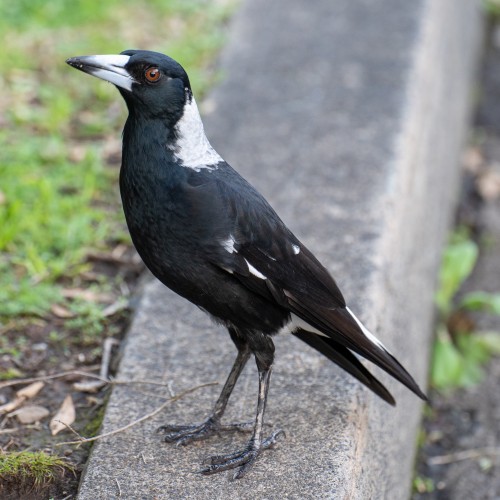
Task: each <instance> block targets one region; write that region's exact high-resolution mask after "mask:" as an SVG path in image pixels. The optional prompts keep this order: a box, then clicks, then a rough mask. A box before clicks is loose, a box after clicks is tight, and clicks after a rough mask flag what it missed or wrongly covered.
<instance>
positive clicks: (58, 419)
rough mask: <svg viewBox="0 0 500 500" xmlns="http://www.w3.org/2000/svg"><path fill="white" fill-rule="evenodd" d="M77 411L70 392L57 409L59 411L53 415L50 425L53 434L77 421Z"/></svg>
mask: <svg viewBox="0 0 500 500" xmlns="http://www.w3.org/2000/svg"><path fill="white" fill-rule="evenodd" d="M75 417H76V412H75V405H74V404H73V398H72V397H71V394H68V395H67V396H66V397H65V398H64V401H63V403H62V405H61V407H60V408H59V410H58V411H57V413H56V414H55V415H54V416H53V417H52V420H51V421H50V424H49V427H50V431H51V432H52V435H53V436H55V435H56V434H57V433H58V432H61V431H62V430H64V429H67V426H68V425H71V424H72V423H73V422H74V421H75Z"/></svg>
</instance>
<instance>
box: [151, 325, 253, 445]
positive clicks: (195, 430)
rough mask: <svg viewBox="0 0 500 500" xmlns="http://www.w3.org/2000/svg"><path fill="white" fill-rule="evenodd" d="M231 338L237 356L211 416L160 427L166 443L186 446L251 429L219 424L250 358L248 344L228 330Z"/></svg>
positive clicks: (244, 424) (242, 424)
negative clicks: (223, 434) (191, 421)
mask: <svg viewBox="0 0 500 500" xmlns="http://www.w3.org/2000/svg"><path fill="white" fill-rule="evenodd" d="M229 333H230V335H231V338H232V339H233V341H234V343H235V345H236V347H237V348H238V355H237V356H236V359H235V361H234V364H233V367H232V368H231V372H230V373H229V376H228V378H227V380H226V383H225V384H224V387H223V388H222V392H221V393H220V396H219V398H218V399H217V402H216V403H215V406H214V409H213V411H212V414H211V415H210V416H209V417H208V418H207V420H205V421H204V422H202V423H201V424H193V425H162V426H161V427H160V428H159V429H158V432H167V433H168V434H167V435H166V436H165V438H164V440H165V441H166V442H168V443H173V442H175V443H176V444H177V445H186V444H188V443H190V442H192V441H199V440H202V439H206V438H208V437H210V436H212V435H213V434H216V433H218V432H221V431H242V432H245V431H249V430H251V429H252V427H251V424H248V423H237V424H226V425H222V424H221V418H222V415H223V414H224V411H225V409H226V406H227V403H228V401H229V397H230V396H231V393H232V392H233V389H234V386H235V385H236V382H237V380H238V378H239V376H240V375H241V372H242V371H243V368H244V367H245V365H246V363H247V361H248V358H249V357H250V348H249V346H248V344H247V343H246V342H244V341H242V340H241V339H240V338H239V337H238V336H237V334H236V332H234V331H232V330H229Z"/></svg>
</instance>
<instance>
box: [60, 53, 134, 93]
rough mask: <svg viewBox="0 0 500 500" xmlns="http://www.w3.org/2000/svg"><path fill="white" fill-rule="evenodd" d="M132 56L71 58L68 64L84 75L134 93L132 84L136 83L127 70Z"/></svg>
mask: <svg viewBox="0 0 500 500" xmlns="http://www.w3.org/2000/svg"><path fill="white" fill-rule="evenodd" d="M129 60H130V56H127V55H124V54H118V55H100V56H80V57H71V58H70V59H67V60H66V62H67V63H68V64H69V65H70V66H73V68H76V69H79V70H80V71H83V72H84V73H88V74H89V75H92V76H96V77H97V78H101V79H102V80H106V81H107V82H111V83H112V84H114V85H116V86H117V87H120V88H122V89H125V90H128V91H132V84H133V83H136V81H135V80H134V78H133V77H132V75H131V74H130V73H129V72H128V71H127V70H126V69H125V67H126V66H127V64H128V62H129Z"/></svg>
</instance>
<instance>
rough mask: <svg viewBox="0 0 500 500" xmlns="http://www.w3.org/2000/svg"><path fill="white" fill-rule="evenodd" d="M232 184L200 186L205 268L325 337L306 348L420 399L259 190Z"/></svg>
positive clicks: (406, 376)
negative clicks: (368, 364)
mask: <svg viewBox="0 0 500 500" xmlns="http://www.w3.org/2000/svg"><path fill="white" fill-rule="evenodd" d="M237 180H238V182H239V183H240V185H238V183H237V182H235V179H234V178H233V179H231V182H230V183H229V182H224V180H223V179H222V180H221V179H217V180H212V181H209V182H207V183H204V184H203V185H200V186H199V187H201V189H198V191H197V193H196V201H193V203H195V204H197V205H198V206H199V209H198V210H199V213H200V214H201V213H203V217H204V218H205V219H206V221H208V220H210V221H212V222H211V223H210V224H209V227H210V231H209V233H207V235H206V237H205V238H204V239H203V241H204V243H203V246H204V253H205V254H206V255H207V258H208V259H209V260H210V262H211V263H212V264H214V265H216V266H218V267H220V268H221V269H223V270H225V271H227V272H229V273H231V274H232V275H233V276H234V277H235V278H236V279H238V280H239V281H240V282H241V283H242V284H243V285H244V286H245V287H247V288H249V289H251V290H252V291H254V292H255V293H258V294H260V295H262V296H265V297H266V298H268V299H269V300H271V301H275V302H276V303H278V304H279V305H281V306H282V307H285V308H287V309H288V310H290V312H292V313H293V314H294V315H295V316H296V317H298V318H300V320H301V321H300V325H299V328H300V329H302V330H305V331H307V332H309V333H310V334H312V335H315V334H316V335H319V336H324V340H323V341H322V342H320V344H321V345H319V344H318V342H313V343H311V342H309V343H310V344H311V345H313V344H314V345H313V346H314V347H315V348H316V349H318V350H320V351H321V352H323V353H324V354H325V355H327V357H331V355H328V353H326V351H329V352H330V351H331V350H332V349H335V348H336V347H342V348H344V352H345V351H347V350H350V351H354V352H356V353H358V354H360V355H361V356H363V357H365V358H366V359H368V360H370V361H372V362H373V363H375V364H376V365H378V366H379V367H381V368H382V369H384V370H385V371H387V372H388V373H389V374H391V375H392V376H394V377H395V378H396V379H398V380H399V381H400V382H402V383H403V384H404V385H406V386H407V387H408V388H409V389H410V390H412V391H413V392H415V393H416V394H417V395H418V396H420V397H422V398H424V399H425V395H424V394H423V393H422V391H421V390H420V389H419V388H418V386H417V384H416V383H415V381H414V380H413V378H412V377H411V376H410V374H409V373H408V372H407V371H406V370H405V369H404V367H403V366H402V365H401V364H400V363H399V362H398V361H397V360H396V358H395V357H394V356H393V355H392V354H390V353H389V351H388V350H387V349H386V348H385V347H384V346H383V344H382V343H381V342H380V341H379V340H377V339H376V338H375V337H374V336H373V335H372V334H371V333H370V332H369V331H368V330H367V329H366V327H364V325H363V324H362V323H361V322H360V321H359V320H358V319H357V318H356V316H355V315H354V314H353V313H352V312H351V311H350V309H349V308H348V307H347V306H346V303H345V300H344V297H343V296H342V293H341V292H340V290H339V288H338V286H337V285H336V283H335V281H334V279H333V278H332V277H331V276H330V274H329V273H328V271H327V270H326V269H325V268H324V267H323V266H322V264H321V263H320V262H319V261H318V260H317V259H316V258H315V257H314V255H313V254H312V253H311V252H310V251H309V250H308V249H307V248H306V247H305V246H304V245H303V244H302V243H301V242H300V241H299V240H298V239H297V238H296V237H295V236H294V235H293V233H292V232H291V231H290V230H289V229H288V228H287V227H286V226H285V224H284V223H283V222H282V221H281V219H280V218H279V217H278V215H277V214H276V212H275V211H274V210H273V209H272V208H271V206H270V205H269V204H268V203H267V201H266V200H265V199H264V198H263V197H262V196H261V195H260V194H259V193H258V192H257V191H256V190H254V189H253V188H252V187H251V186H250V185H249V184H247V183H246V181H244V180H243V179H242V178H240V177H239V176H238V177H237ZM217 218H218V220H217ZM204 228H206V225H205V226H204V227H200V229H199V230H200V232H203V231H204V230H205V229H204ZM315 344H318V345H315ZM327 344H328V345H327ZM324 351H325V352H324ZM341 351H342V350H340V351H339V354H340V352H341ZM356 369H358V366H356ZM358 378H359V377H358ZM386 400H387V399H386Z"/></svg>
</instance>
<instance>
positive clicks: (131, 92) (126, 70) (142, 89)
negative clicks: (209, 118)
mask: <svg viewBox="0 0 500 500" xmlns="http://www.w3.org/2000/svg"><path fill="white" fill-rule="evenodd" d="M66 62H67V63H68V64H69V65H70V66H73V67H74V68H76V69H79V70H80V71H83V72H85V73H88V74H90V75H92V76H96V77H97V78H101V79H102V80H106V81H108V82H111V83H112V84H114V85H116V87H117V88H118V90H119V91H120V93H121V94H122V96H123V98H124V99H125V101H126V103H127V106H128V108H129V111H130V113H134V114H137V113H138V114H146V115H147V116H148V117H151V116H156V117H163V118H166V119H168V120H169V121H172V120H173V121H174V122H175V121H177V119H178V118H179V117H180V116H181V115H182V110H183V107H184V104H185V103H186V99H189V98H190V96H191V86H190V83H189V78H188V76H187V74H186V72H185V71H184V68H183V67H182V66H181V65H180V64H179V63H178V62H176V61H174V60H173V59H172V58H171V57H168V56H166V55H164V54H160V53H158V52H151V51H147V50H125V51H123V52H122V53H121V54H117V55H95V56H81V57H72V58H70V59H68V60H67V61H66Z"/></svg>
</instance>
